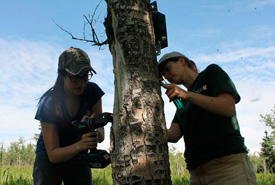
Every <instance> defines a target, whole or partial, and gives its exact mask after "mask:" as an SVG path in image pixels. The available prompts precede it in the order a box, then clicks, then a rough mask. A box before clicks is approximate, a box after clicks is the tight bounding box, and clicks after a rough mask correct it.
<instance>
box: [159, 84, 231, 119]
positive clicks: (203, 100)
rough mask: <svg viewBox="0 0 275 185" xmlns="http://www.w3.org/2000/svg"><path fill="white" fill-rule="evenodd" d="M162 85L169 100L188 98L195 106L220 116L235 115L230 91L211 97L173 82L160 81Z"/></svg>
mask: <svg viewBox="0 0 275 185" xmlns="http://www.w3.org/2000/svg"><path fill="white" fill-rule="evenodd" d="M162 86H163V87H164V88H165V89H167V91H166V95H167V96H168V97H169V98H170V100H172V99H173V98H174V97H178V98H180V99H182V100H189V101H191V102H192V103H194V104H196V105H197V106H199V107H201V108H203V109H205V110H207V111H209V112H213V113H215V114H218V115H221V116H226V117H232V116H234V115H235V99H234V97H233V95H231V94H230V93H221V94H218V95H217V96H216V97H211V96H206V95H202V94H198V93H194V92H189V91H185V90H183V89H181V88H179V87H178V86H176V85H175V84H163V83H162Z"/></svg>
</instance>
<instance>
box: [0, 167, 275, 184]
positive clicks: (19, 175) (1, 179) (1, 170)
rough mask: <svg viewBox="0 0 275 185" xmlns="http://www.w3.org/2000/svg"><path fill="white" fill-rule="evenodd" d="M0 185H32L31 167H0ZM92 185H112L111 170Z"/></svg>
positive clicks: (184, 180)
mask: <svg viewBox="0 0 275 185" xmlns="http://www.w3.org/2000/svg"><path fill="white" fill-rule="evenodd" d="M171 176H172V182H173V185H188V184H189V174H188V173H184V174H182V175H177V174H173V173H172V174H171ZM256 176H257V182H258V185H274V184H275V174H256ZM0 184H1V185H32V184H33V183H32V166H23V167H16V166H1V167H0ZM93 185H112V176H111V168H110V166H108V167H107V168H105V169H99V170H96V169H93Z"/></svg>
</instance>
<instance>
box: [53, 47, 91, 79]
mask: <svg viewBox="0 0 275 185" xmlns="http://www.w3.org/2000/svg"><path fill="white" fill-rule="evenodd" d="M58 69H59V70H62V69H64V70H66V71H67V72H68V73H70V74H71V75H78V74H79V73H80V72H81V71H83V70H84V69H85V70H89V71H93V72H94V73H95V74H96V71H95V70H94V69H93V68H92V66H91V62H90V58H89V56H88V55H87V53H86V52H85V51H83V50H81V49H79V48H74V47H70V48H69V49H66V50H65V51H64V52H63V53H62V54H61V55H60V56H59V63H58Z"/></svg>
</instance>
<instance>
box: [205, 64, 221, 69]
mask: <svg viewBox="0 0 275 185" xmlns="http://www.w3.org/2000/svg"><path fill="white" fill-rule="evenodd" d="M220 69H221V67H220V66H219V65H218V64H210V65H208V66H207V67H206V69H205V71H213V70H220Z"/></svg>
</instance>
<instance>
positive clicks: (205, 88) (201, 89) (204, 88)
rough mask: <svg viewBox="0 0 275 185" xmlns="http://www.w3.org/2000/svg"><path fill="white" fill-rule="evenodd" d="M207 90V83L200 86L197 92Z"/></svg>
mask: <svg viewBox="0 0 275 185" xmlns="http://www.w3.org/2000/svg"><path fill="white" fill-rule="evenodd" d="M206 90H207V85H204V86H202V87H201V88H199V89H198V90H196V91H195V93H201V92H202V91H206Z"/></svg>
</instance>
